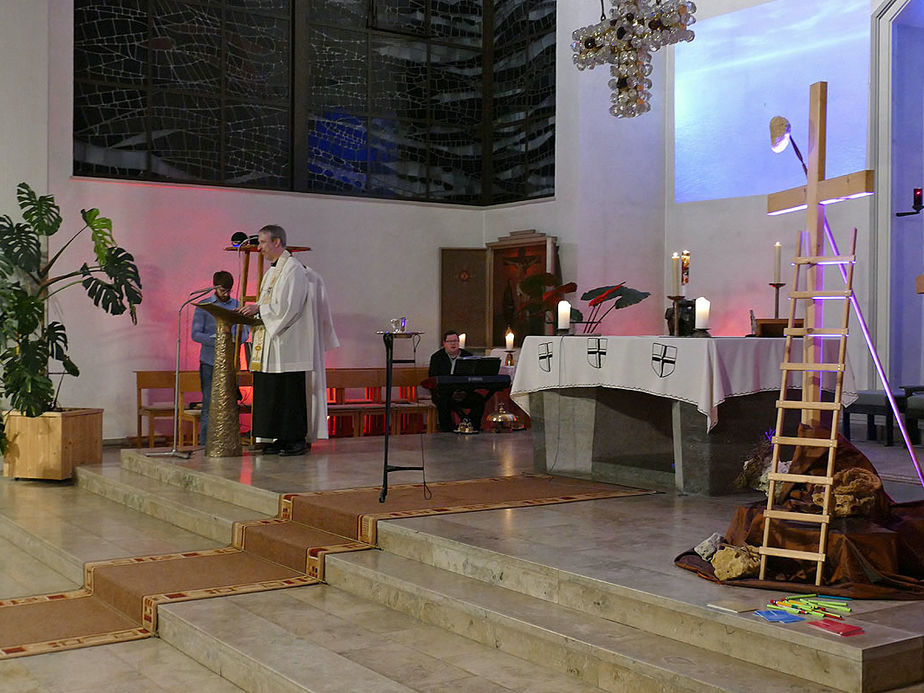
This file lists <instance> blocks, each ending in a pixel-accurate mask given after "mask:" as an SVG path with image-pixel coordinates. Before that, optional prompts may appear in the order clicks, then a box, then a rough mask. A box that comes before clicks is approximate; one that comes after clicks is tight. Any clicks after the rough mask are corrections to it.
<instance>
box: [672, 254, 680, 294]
mask: <svg viewBox="0 0 924 693" xmlns="http://www.w3.org/2000/svg"><path fill="white" fill-rule="evenodd" d="M679 295H680V253H674V254H673V255H671V296H679Z"/></svg>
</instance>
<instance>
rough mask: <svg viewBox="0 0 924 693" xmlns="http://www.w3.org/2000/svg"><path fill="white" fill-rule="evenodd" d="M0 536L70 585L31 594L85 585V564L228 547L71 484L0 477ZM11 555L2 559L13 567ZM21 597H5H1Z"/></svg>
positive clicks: (9, 595) (39, 590)
mask: <svg viewBox="0 0 924 693" xmlns="http://www.w3.org/2000/svg"><path fill="white" fill-rule="evenodd" d="M0 537H2V538H3V539H5V540H7V541H9V542H10V543H11V544H12V545H14V546H15V547H17V548H18V549H21V550H22V551H24V552H26V553H27V554H29V556H30V557H31V558H33V559H34V560H35V561H38V562H39V563H40V564H42V565H44V566H47V567H48V568H50V569H52V570H53V571H55V572H56V573H58V574H60V575H61V576H63V577H64V578H66V579H67V580H68V581H69V584H60V585H55V586H53V587H52V588H51V589H48V588H47V587H45V586H40V585H39V584H38V583H37V584H36V586H35V589H34V590H33V591H32V592H29V593H30V594H35V593H45V592H49V591H66V590H67V589H73V588H75V587H78V586H80V585H82V584H83V565H84V563H85V562H87V561H101V560H107V559H111V558H122V557H124V556H138V555H149V554H159V553H174V552H179V551H194V550H200V549H209V548H217V547H219V546H225V545H227V543H228V541H227V538H224V539H223V540H222V541H213V540H211V539H206V538H205V537H203V536H202V535H201V534H198V533H194V532H191V531H187V530H185V529H182V528H180V527H177V526H176V525H175V524H173V523H171V522H167V521H164V520H159V519H156V518H154V517H150V516H147V515H144V514H141V513H138V512H135V511H134V510H132V509H130V508H127V507H126V506H125V505H123V504H121V503H117V502H115V501H113V500H110V499H108V498H104V497H103V496H100V495H97V494H95V493H91V492H89V491H87V490H85V489H82V488H80V487H78V486H74V485H71V484H67V485H64V484H61V485H57V484H55V485H49V484H47V483H46V482H40V481H13V480H11V479H0ZM14 558H15V557H10V556H4V557H3V558H2V559H0V563H2V569H3V570H6V569H7V568H9V569H14V568H15V563H13V561H14ZM12 596H24V595H23V594H19V595H13V594H3V595H0V597H2V598H6V597H12Z"/></svg>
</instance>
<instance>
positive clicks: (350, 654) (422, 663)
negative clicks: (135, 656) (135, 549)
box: [159, 585, 599, 693]
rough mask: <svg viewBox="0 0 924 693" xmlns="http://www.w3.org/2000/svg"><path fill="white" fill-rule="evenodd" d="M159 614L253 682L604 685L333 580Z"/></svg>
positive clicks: (318, 692)
mask: <svg viewBox="0 0 924 693" xmlns="http://www.w3.org/2000/svg"><path fill="white" fill-rule="evenodd" d="M159 624H160V625H159V635H160V638H161V639H162V640H164V641H165V642H167V643H169V644H170V645H172V646H173V647H175V648H177V649H178V650H180V651H182V652H183V653H185V654H186V655H188V656H190V657H192V658H193V659H194V660H196V661H197V662H199V663H200V664H202V665H204V666H206V667H207V668H209V669H211V670H212V671H215V672H220V673H221V675H222V677H223V678H225V679H227V680H228V681H230V682H231V683H233V684H234V685H236V686H238V687H240V688H242V689H243V690H245V691H249V692H260V693H263V692H270V691H272V693H349V692H353V691H355V692H356V693H369V692H371V691H374V692H375V693H409V692H410V691H420V692H431V691H432V692H434V693H435V692H436V691H459V692H460V693H466V692H471V693H475V692H477V693H512V692H513V691H520V692H523V693H525V692H526V691H532V692H534V693H552V692H553V691H554V693H592V692H593V691H598V690H599V689H597V688H594V687H592V686H589V685H587V684H584V683H582V682H580V681H577V680H576V679H573V678H572V677H569V676H567V675H564V674H560V673H557V672H555V671H552V670H550V669H547V668H545V667H541V666H539V667H537V666H536V665H535V664H533V663H531V662H527V661H524V660H522V659H520V658H517V657H514V656H511V655H508V654H504V653H502V652H499V651H498V650H496V649H495V648H493V647H486V646H484V645H479V644H478V643H475V642H472V641H470V640H467V639H466V638H463V637H461V636H458V635H454V634H452V633H448V632H446V631H444V630H442V629H440V628H436V627H434V626H431V625H426V624H424V623H421V622H420V621H417V620H416V619H413V618H411V617H409V616H406V615H404V614H401V613H399V612H396V611H394V610H392V609H389V608H387V607H385V606H382V605H380V604H376V603H375V602H373V601H370V600H367V599H364V598H362V597H357V596H354V595H351V594H347V593H346V592H343V591H341V590H337V589H335V588H333V587H330V586H327V585H313V586H310V587H299V588H294V589H288V590H276V591H272V592H262V593H258V594H247V595H237V596H228V597H222V598H221V599H206V600H201V601H193V602H183V603H176V604H170V605H166V606H162V607H161V608H160V616H159Z"/></svg>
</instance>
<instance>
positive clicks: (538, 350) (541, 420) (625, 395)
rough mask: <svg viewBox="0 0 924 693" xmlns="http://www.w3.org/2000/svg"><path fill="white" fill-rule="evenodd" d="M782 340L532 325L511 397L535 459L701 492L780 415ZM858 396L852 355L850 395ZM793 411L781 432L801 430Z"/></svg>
mask: <svg viewBox="0 0 924 693" xmlns="http://www.w3.org/2000/svg"><path fill="white" fill-rule="evenodd" d="M785 343H786V340H785V339H783V338H779V339H774V338H748V337H713V338H703V339H698V338H693V337H614V336H589V335H567V336H538V337H535V336H534V337H527V338H526V339H525V340H524V342H523V347H522V349H521V352H520V358H519V362H518V363H517V370H516V375H515V377H514V381H513V386H512V390H511V397H512V398H513V400H514V401H515V402H516V403H517V404H518V405H519V406H520V407H521V408H523V409H524V410H525V411H526V412H527V413H529V415H530V418H531V419H532V423H533V448H534V453H535V465H536V468H537V471H542V472H549V473H555V474H562V475H565V476H578V477H582V478H592V479H596V480H600V481H610V482H614V483H623V484H629V485H632V484H635V485H639V486H644V487H647V488H655V489H662V490H669V489H677V490H678V491H680V492H683V493H692V494H699V495H721V494H727V493H733V492H735V491H736V490H737V489H736V488H735V486H734V479H735V477H736V476H737V475H738V473H739V471H740V470H741V465H742V463H743V462H744V459H745V456H746V454H747V453H748V452H749V451H750V450H751V449H753V448H754V447H755V446H756V445H757V444H758V442H759V441H760V440H761V437H762V436H763V435H764V433H765V432H767V431H768V430H770V429H772V428H774V427H775V425H776V407H775V402H776V400H777V399H778V396H779V389H780V378H781V374H780V363H781V362H782V361H783V358H784V349H785ZM830 346H832V347H834V346H836V345H835V344H831V345H830ZM824 375H825V379H824V381H823V383H822V385H823V388H825V389H831V390H833V382H834V380H833V378H834V374H831V373H826V374H824ZM854 399H856V387H855V385H854V381H853V375H852V372H851V370H850V367H849V363H848V366H847V370H846V372H845V376H844V387H843V402H844V404H845V406H846V405H848V404H850V403H851V402H852V401H853V400H854ZM787 421H788V419H787ZM796 423H797V421H795V420H793V422H792V429H793V430H791V431H785V432H784V433H788V434H793V433H794V429H795V426H796ZM787 428H789V426H787Z"/></svg>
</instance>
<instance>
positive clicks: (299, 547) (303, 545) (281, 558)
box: [244, 522, 347, 572]
mask: <svg viewBox="0 0 924 693" xmlns="http://www.w3.org/2000/svg"><path fill="white" fill-rule="evenodd" d="M346 541H347V539H346V538H344V537H341V536H337V535H336V534H331V533H330V532H325V531H323V530H320V529H317V528H316V527H309V526H307V525H304V524H301V523H299V522H282V523H276V524H260V525H249V526H247V527H246V528H245V529H244V545H245V546H246V547H247V550H248V551H253V552H254V553H257V554H259V555H261V556H263V557H265V558H267V559H268V560H271V561H274V562H276V563H279V564H280V565H284V566H287V567H289V568H292V569H293V570H298V571H301V572H307V570H308V568H307V557H308V553H307V552H308V549H309V547H319V546H338V545H341V544H344V543H346Z"/></svg>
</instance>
